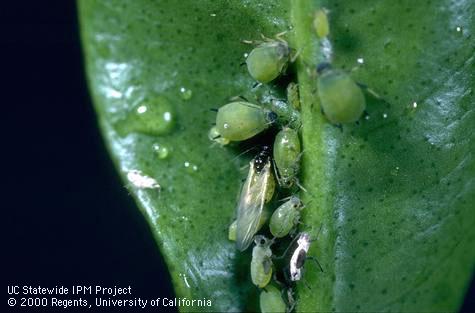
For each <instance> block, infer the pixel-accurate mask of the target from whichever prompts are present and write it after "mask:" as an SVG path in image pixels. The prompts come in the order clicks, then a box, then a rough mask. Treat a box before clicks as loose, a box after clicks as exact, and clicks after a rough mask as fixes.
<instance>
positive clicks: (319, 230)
mask: <svg viewBox="0 0 475 313" xmlns="http://www.w3.org/2000/svg"><path fill="white" fill-rule="evenodd" d="M322 227H323V223H322V224H320V228H319V229H318V232H317V236H316V237H315V239H310V242H314V241H317V240H318V236H320V233H321V231H322Z"/></svg>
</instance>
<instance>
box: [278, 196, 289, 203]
mask: <svg viewBox="0 0 475 313" xmlns="http://www.w3.org/2000/svg"><path fill="white" fill-rule="evenodd" d="M290 198H292V196H288V197H285V198H282V199H280V200H279V201H281V202H284V201H287V200H290Z"/></svg>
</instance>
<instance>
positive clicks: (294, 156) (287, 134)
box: [273, 127, 302, 188]
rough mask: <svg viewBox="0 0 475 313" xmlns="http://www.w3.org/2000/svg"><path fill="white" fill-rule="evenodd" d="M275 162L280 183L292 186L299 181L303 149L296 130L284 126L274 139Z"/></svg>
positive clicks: (287, 186) (285, 186) (283, 185)
mask: <svg viewBox="0 0 475 313" xmlns="http://www.w3.org/2000/svg"><path fill="white" fill-rule="evenodd" d="M273 154H274V163H275V166H276V169H277V173H278V177H277V180H278V182H279V185H280V186H281V187H284V188H290V187H292V186H293V185H294V183H296V182H297V176H298V173H299V170H300V157H301V156H302V151H301V147H300V139H299V136H298V133H297V131H296V130H294V129H292V128H289V127H284V128H283V129H282V130H281V131H280V132H278V133H277V135H276V136H275V140H274V151H273Z"/></svg>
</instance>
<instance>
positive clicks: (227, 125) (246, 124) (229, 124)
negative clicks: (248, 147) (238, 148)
mask: <svg viewBox="0 0 475 313" xmlns="http://www.w3.org/2000/svg"><path fill="white" fill-rule="evenodd" d="M276 120H277V114H276V113H274V112H272V111H271V110H268V109H264V108H262V107H260V106H258V105H256V104H253V103H249V102H245V101H235V102H231V103H228V104H226V105H224V106H222V107H221V108H219V110H218V113H217V114H216V130H215V132H216V133H217V134H219V135H220V136H221V137H223V138H224V139H225V140H227V141H242V140H246V139H249V138H251V137H254V136H255V135H257V134H259V133H260V132H262V131H264V130H266V129H267V128H269V127H270V126H271V125H272V124H273V123H275V121H276Z"/></svg>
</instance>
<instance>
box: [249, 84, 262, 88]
mask: <svg viewBox="0 0 475 313" xmlns="http://www.w3.org/2000/svg"><path fill="white" fill-rule="evenodd" d="M260 85H262V83H260V82H255V83H254V84H253V85H252V87H251V88H252V89H256V88H257V87H259V86H260Z"/></svg>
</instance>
